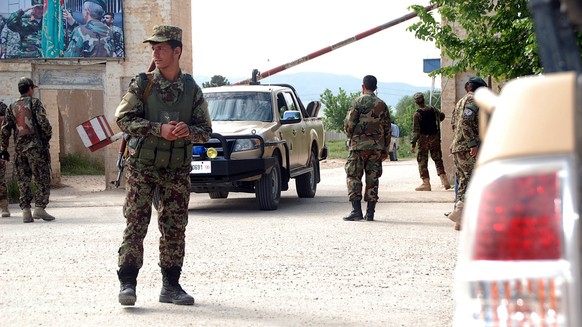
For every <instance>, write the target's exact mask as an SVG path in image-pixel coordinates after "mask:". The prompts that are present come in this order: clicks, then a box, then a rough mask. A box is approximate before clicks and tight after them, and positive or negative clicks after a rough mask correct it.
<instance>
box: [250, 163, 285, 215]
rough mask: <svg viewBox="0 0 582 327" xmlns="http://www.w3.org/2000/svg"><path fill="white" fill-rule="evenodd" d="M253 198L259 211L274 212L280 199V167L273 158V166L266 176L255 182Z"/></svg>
mask: <svg viewBox="0 0 582 327" xmlns="http://www.w3.org/2000/svg"><path fill="white" fill-rule="evenodd" d="M255 196H256V198H257V202H258V203H259V208H260V209H261V210H276V209H277V207H278V206H279V199H280V198H281V167H280V166H279V160H277V158H275V166H274V167H273V168H272V169H271V171H270V172H269V173H267V174H263V176H261V179H260V180H259V181H257V182H256V186H255Z"/></svg>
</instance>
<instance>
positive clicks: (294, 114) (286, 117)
mask: <svg viewBox="0 0 582 327" xmlns="http://www.w3.org/2000/svg"><path fill="white" fill-rule="evenodd" d="M300 121H301V112H299V111H297V110H287V111H285V112H284V113H283V118H282V119H281V124H296V123H299V122H300Z"/></svg>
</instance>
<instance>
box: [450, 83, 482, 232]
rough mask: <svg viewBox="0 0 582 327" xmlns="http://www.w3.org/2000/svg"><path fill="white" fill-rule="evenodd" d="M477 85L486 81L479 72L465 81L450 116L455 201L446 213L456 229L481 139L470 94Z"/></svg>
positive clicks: (475, 110)
mask: <svg viewBox="0 0 582 327" xmlns="http://www.w3.org/2000/svg"><path fill="white" fill-rule="evenodd" d="M480 87H487V83H485V81H484V80H483V79H482V78H481V77H478V76H473V77H471V78H469V81H468V82H467V84H466V85H465V89H466V90H467V94H465V96H464V97H462V98H461V99H460V100H459V101H458V102H457V105H456V106H455V110H454V116H453V117H452V119H451V123H452V128H453V143H452V144H451V153H452V154H453V159H454V163H455V167H456V168H457V181H458V183H459V187H458V191H457V204H456V207H455V209H454V210H453V212H452V213H451V214H450V215H449V216H448V217H449V219H450V220H452V221H453V222H454V223H455V230H460V229H461V217H462V214H463V207H464V201H465V192H466V190H467V186H468V184H469V180H470V178H471V174H472V173H473V168H474V167H475V162H476V157H477V152H478V150H479V145H480V144H481V139H480V138H479V107H478V106H477V105H476V104H475V101H474V99H473V96H474V94H475V91H476V90H477V89H478V88H480Z"/></svg>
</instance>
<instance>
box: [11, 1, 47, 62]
mask: <svg viewBox="0 0 582 327" xmlns="http://www.w3.org/2000/svg"><path fill="white" fill-rule="evenodd" d="M32 5H33V6H42V5H43V2H42V1H39V0H32ZM6 26H8V28H10V29H11V30H12V31H14V32H17V33H18V34H19V35H20V52H19V54H18V58H40V57H42V45H41V36H42V18H41V19H32V16H31V15H28V14H26V15H25V14H24V11H23V10H22V9H18V10H17V11H15V12H13V13H12V15H10V17H9V18H8V21H7V22H6Z"/></svg>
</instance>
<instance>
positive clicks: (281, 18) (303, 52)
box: [192, 0, 440, 86]
mask: <svg viewBox="0 0 582 327" xmlns="http://www.w3.org/2000/svg"><path fill="white" fill-rule="evenodd" d="M412 4H420V5H428V4H429V0H367V1H347V0H338V1H324V0H294V1H272V0H271V1H269V0H246V1H240V0H214V1H193V2H192V29H193V33H192V34H193V61H194V63H193V70H194V72H193V73H194V75H198V76H200V75H204V76H213V75H222V76H225V77H226V78H228V79H229V80H230V81H231V82H232V83H234V82H238V81H239V78H241V77H242V78H245V79H246V78H250V74H251V71H252V70H253V68H257V69H259V71H267V70H269V69H272V68H275V67H277V66H279V65H283V64H286V63H288V62H291V61H294V60H297V59H299V58H301V57H304V56H307V55H308V54H310V53H312V52H315V51H318V50H320V49H322V48H325V47H327V46H331V45H334V44H336V43H338V42H341V41H344V40H346V39H348V38H350V37H353V36H355V35H356V34H359V33H362V32H365V31H368V30H370V29H372V28H375V27H377V26H380V25H383V24H386V23H388V22H390V21H392V20H394V19H397V18H400V17H402V16H404V15H406V14H408V13H409V10H408V9H407V8H408V6H410V5H412ZM416 21H418V19H416V18H414V19H411V20H408V21H405V22H403V23H400V24H399V25H396V26H393V27H390V28H388V29H385V30H383V31H380V32H378V33H376V34H373V35H371V36H368V37H366V38H364V39H362V40H360V41H357V42H354V43H352V44H349V45H346V46H344V47H342V48H340V49H337V50H334V51H332V52H330V53H327V54H324V55H322V56H320V57H317V58H315V59H312V60H310V61H307V62H305V63H302V64H299V65H297V66H295V67H292V68H289V69H287V70H284V71H282V72H280V73H279V74H291V73H297V72H327V73H335V74H342V75H352V76H355V77H358V78H361V77H363V76H364V75H367V74H372V75H375V76H376V77H377V78H378V80H380V81H382V82H402V83H408V84H411V85H416V86H430V85H431V78H430V77H428V75H427V74H425V73H423V71H422V67H423V59H431V58H439V56H440V51H439V50H438V49H436V48H435V47H434V44H433V43H430V42H425V41H420V40H417V39H415V38H414V34H413V33H412V32H407V31H406V27H408V26H410V24H412V23H413V22H416ZM437 83H438V80H437ZM437 86H438V84H437Z"/></svg>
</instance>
